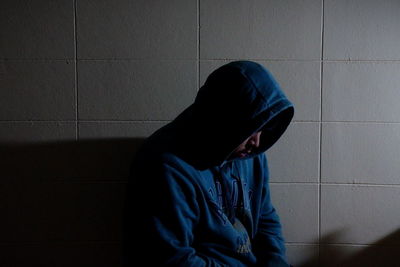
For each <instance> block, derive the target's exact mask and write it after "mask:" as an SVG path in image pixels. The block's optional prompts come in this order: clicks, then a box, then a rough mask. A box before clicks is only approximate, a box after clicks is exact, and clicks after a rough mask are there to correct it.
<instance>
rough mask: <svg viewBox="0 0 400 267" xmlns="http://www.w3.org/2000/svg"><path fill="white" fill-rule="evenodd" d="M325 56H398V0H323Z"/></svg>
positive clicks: (399, 50) (360, 57)
mask: <svg viewBox="0 0 400 267" xmlns="http://www.w3.org/2000/svg"><path fill="white" fill-rule="evenodd" d="M324 7H325V8H324V10H325V12H324V15H325V16H324V58H325V59H346V60H348V59H350V60H354V59H356V60H365V59H387V60H394V59H395V60H398V59H400V46H399V45H398V44H399V42H400V34H399V14H400V4H399V1H397V0H382V1H379V3H378V2H377V1H374V0H351V1H347V0H339V1H338V0H324Z"/></svg>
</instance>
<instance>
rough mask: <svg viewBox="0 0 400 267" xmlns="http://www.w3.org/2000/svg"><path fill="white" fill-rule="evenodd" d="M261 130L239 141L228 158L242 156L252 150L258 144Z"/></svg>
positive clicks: (250, 152)
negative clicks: (241, 141)
mask: <svg viewBox="0 0 400 267" xmlns="http://www.w3.org/2000/svg"><path fill="white" fill-rule="evenodd" d="M260 136H261V131H259V132H256V133H254V134H253V135H252V136H250V137H249V138H247V139H246V140H245V141H244V142H243V143H241V144H240V145H239V146H238V147H237V148H236V149H235V150H234V151H233V152H232V154H231V155H230V156H229V159H234V158H244V157H247V156H249V155H250V154H252V153H253V152H254V150H255V149H256V148H258V147H259V146H260Z"/></svg>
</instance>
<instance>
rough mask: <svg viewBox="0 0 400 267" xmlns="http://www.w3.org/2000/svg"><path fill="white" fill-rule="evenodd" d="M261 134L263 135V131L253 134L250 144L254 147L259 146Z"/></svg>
mask: <svg viewBox="0 0 400 267" xmlns="http://www.w3.org/2000/svg"><path fill="white" fill-rule="evenodd" d="M260 136H261V132H257V133H255V134H254V135H252V136H251V138H250V144H251V145H252V146H253V147H259V145H260Z"/></svg>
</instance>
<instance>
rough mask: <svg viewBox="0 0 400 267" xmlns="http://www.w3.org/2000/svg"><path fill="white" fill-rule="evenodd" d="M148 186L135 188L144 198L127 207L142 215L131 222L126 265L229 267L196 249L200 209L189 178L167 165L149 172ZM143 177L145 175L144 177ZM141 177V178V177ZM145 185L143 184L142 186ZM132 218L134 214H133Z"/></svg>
mask: <svg viewBox="0 0 400 267" xmlns="http://www.w3.org/2000/svg"><path fill="white" fill-rule="evenodd" d="M148 174H149V176H147V177H140V178H139V177H136V179H138V178H139V179H146V182H145V183H144V184H146V186H141V187H140V188H137V189H135V192H133V191H132V192H130V194H135V193H137V194H138V195H139V196H141V197H138V196H136V197H134V199H136V201H135V204H134V205H132V204H130V205H128V206H129V208H128V211H127V212H128V213H136V212H137V210H135V208H134V207H135V206H136V207H137V206H138V205H140V207H139V208H138V210H140V211H141V212H140V213H139V214H137V213H136V214H135V215H133V216H135V217H136V219H131V220H130V221H131V222H132V226H129V225H128V226H125V227H132V228H133V227H135V230H134V231H136V233H133V232H132V230H133V229H129V232H130V234H129V240H128V241H127V243H128V246H127V248H125V249H126V252H125V254H126V256H125V259H126V261H127V262H126V266H135V263H138V262H145V263H146V265H148V266H161V265H162V266H188V267H189V266H196V267H202V266H210V267H211V266H213V267H219V266H226V265H223V264H222V263H221V262H219V261H217V260H216V259H213V258H211V257H208V256H206V255H202V254H199V253H198V252H197V251H196V250H195V249H194V248H193V247H192V243H193V240H194V235H193V233H194V231H193V230H194V228H195V226H196V225H197V223H198V218H199V207H198V205H197V201H196V190H195V188H194V186H193V184H191V182H190V179H187V177H184V176H183V175H182V174H181V173H179V172H177V171H176V170H175V169H173V168H171V167H170V166H168V165H163V166H162V168H160V169H158V170H154V168H153V169H152V170H148ZM142 175H143V174H142ZM142 175H141V176H142ZM142 185H143V184H142ZM130 216H132V214H130Z"/></svg>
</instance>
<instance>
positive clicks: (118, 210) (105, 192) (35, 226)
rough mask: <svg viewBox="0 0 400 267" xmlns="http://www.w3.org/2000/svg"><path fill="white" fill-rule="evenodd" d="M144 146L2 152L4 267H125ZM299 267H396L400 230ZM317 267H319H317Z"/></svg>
mask: <svg viewBox="0 0 400 267" xmlns="http://www.w3.org/2000/svg"><path fill="white" fill-rule="evenodd" d="M142 142H143V139H103V140H93V141H79V142H76V141H71V142H54V143H31V144H0V158H1V179H0V214H1V222H0V224H1V225H0V226H1V227H0V249H1V251H2V252H1V257H0V266H5V267H7V266H14V267H20V266H21V267H22V266H44V267H47V266H49V267H50V266H51V267H60V266H63V267H64V266H65V267H70V266H93V267H94V266H96V267H102V266H104V267H106V266H107V267H110V266H113V267H118V266H121V252H122V249H121V244H120V241H121V239H122V215H123V203H124V199H125V196H126V191H125V190H126V183H127V180H128V179H127V178H128V176H129V166H130V163H131V162H132V159H133V156H134V154H135V153H136V151H137V149H138V148H139V146H140V145H141V143H142ZM343 234H345V233H344V232H340V231H339V232H335V233H332V234H329V235H327V236H325V237H323V238H322V240H321V247H320V248H321V250H320V254H321V260H320V261H319V260H318V255H317V254H316V255H314V256H312V257H310V258H309V260H307V261H306V262H304V263H302V264H299V265H296V267H311V266H322V267H330V266H345V267H350V266H351V267H361V266H363V267H365V266H367V267H368V266H370V267H377V266H379V267H384V266H397V265H398V255H399V254H400V230H398V231H396V232H394V233H392V234H391V235H388V236H387V237H385V238H383V239H381V240H379V241H378V242H376V243H375V244H374V245H373V246H342V245H329V244H335V243H338V242H337V241H338V240H340V239H339V238H338V237H340V235H343ZM318 262H319V264H318Z"/></svg>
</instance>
